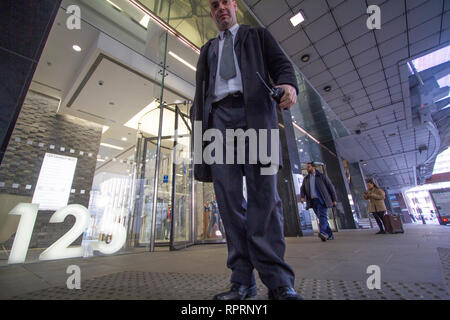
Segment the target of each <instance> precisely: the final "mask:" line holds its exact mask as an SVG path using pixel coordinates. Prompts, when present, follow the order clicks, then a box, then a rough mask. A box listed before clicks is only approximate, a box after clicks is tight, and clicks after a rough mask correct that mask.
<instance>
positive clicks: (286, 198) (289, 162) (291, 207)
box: [278, 108, 313, 237]
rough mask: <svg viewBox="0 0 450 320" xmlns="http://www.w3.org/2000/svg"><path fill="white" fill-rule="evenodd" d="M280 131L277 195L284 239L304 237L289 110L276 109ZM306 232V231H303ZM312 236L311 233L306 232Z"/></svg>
mask: <svg viewBox="0 0 450 320" xmlns="http://www.w3.org/2000/svg"><path fill="white" fill-rule="evenodd" d="M278 119H279V129H280V143H281V146H280V147H281V154H282V157H283V168H282V169H281V170H280V171H279V172H278V194H279V195H280V198H281V201H282V203H283V215H284V235H285V236H286V237H297V236H304V235H306V234H304V232H303V231H302V225H301V221H300V215H299V206H298V201H299V199H297V193H296V187H295V184H294V175H295V174H301V173H302V169H301V164H300V157H299V155H298V150H297V143H296V141H295V133H294V127H293V125H292V115H291V112H290V111H289V110H284V111H280V109H279V108H278ZM305 231H306V230H305ZM306 233H307V234H308V235H312V234H313V232H312V230H311V232H309V233H308V232H306Z"/></svg>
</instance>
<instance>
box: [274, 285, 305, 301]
mask: <svg viewBox="0 0 450 320" xmlns="http://www.w3.org/2000/svg"><path fill="white" fill-rule="evenodd" d="M269 300H303V298H302V297H301V296H300V295H299V294H298V293H297V292H295V290H294V288H291V287H280V288H276V289H273V290H269Z"/></svg>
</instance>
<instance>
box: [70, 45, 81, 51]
mask: <svg viewBox="0 0 450 320" xmlns="http://www.w3.org/2000/svg"><path fill="white" fill-rule="evenodd" d="M72 49H73V50H75V51H76V52H81V47H80V46H78V45H76V44H74V45H73V46H72Z"/></svg>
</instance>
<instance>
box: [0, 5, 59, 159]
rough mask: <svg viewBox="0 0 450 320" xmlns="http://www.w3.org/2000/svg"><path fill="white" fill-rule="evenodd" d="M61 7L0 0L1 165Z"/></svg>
mask: <svg viewBox="0 0 450 320" xmlns="http://www.w3.org/2000/svg"><path fill="white" fill-rule="evenodd" d="M60 4H61V0H40V1H29V0H2V1H1V4H0V19H1V21H2V25H3V27H2V32H1V33H0V69H1V70H2V73H1V76H0V77H1V83H2V85H1V86H0V103H1V108H0V163H1V162H2V160H3V156H4V155H5V152H6V148H7V146H8V143H9V140H10V138H11V134H12V132H13V130H14V127H15V124H16V121H17V117H18V116H19V113H20V110H21V109H22V105H23V102H24V100H25V96H26V95H27V92H28V88H29V86H30V84H31V80H32V78H33V75H34V72H35V70H36V67H37V64H38V62H39V58H40V57H41V54H42V51H43V50H44V46H45V43H46V41H47V37H48V35H49V33H50V29H51V28H52V26H53V22H54V20H55V17H56V14H57V12H58V9H59V6H60Z"/></svg>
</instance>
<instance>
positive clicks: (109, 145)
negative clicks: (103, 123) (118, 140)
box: [100, 143, 123, 150]
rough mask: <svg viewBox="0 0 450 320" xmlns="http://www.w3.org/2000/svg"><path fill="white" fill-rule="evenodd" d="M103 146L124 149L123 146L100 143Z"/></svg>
mask: <svg viewBox="0 0 450 320" xmlns="http://www.w3.org/2000/svg"><path fill="white" fill-rule="evenodd" d="M100 145H101V146H103V147H106V148H111V149H116V150H123V148H122V147H118V146H115V145H112V144H108V143H100Z"/></svg>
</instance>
